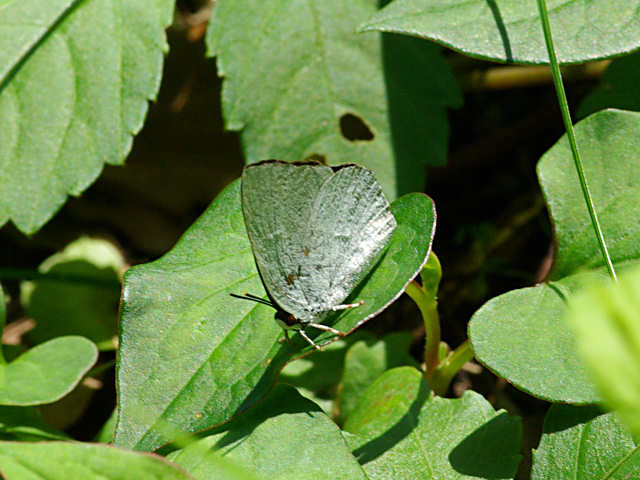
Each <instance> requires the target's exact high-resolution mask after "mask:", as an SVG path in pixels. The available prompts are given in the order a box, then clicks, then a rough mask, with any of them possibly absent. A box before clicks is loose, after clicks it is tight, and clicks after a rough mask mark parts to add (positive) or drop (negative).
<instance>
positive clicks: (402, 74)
mask: <svg viewBox="0 0 640 480" xmlns="http://www.w3.org/2000/svg"><path fill="white" fill-rule="evenodd" d="M377 4H378V1H377V0H352V1H350V2H343V1H342V0H311V1H300V0H295V1H294V2H284V3H283V2H281V1H279V0H219V1H218V2H216V7H215V9H214V12H213V16H212V20H211V23H210V28H209V31H208V33H207V45H208V51H209V54H210V55H215V56H217V62H218V72H219V73H220V74H221V75H222V76H224V77H225V82H224V84H223V93H222V103H223V113H224V117H225V121H226V124H227V128H229V129H231V130H241V131H242V141H243V147H244V151H245V155H246V159H247V162H248V163H253V162H256V161H259V160H263V159H265V158H279V159H282V160H287V161H291V160H302V159H303V158H306V157H310V156H313V157H315V158H318V157H320V158H323V159H325V160H326V161H327V163H328V164H330V165H336V164H340V163H345V162H358V163H363V164H364V165H365V166H367V167H369V168H370V169H372V170H373V171H374V172H375V173H376V175H377V177H378V180H379V181H380V183H381V185H382V187H383V190H384V192H385V193H386V195H387V196H388V197H389V199H394V198H396V197H397V196H399V195H401V194H403V193H406V192H409V191H413V190H422V189H423V188H424V181H425V172H424V170H425V164H428V165H441V164H443V163H444V162H445V158H446V150H447V148H446V143H447V137H448V125H447V121H446V110H445V108H446V107H447V106H458V105H459V104H460V103H461V96H460V93H459V91H458V88H457V85H456V82H455V79H454V78H453V76H452V74H451V71H450V70H449V67H448V66H447V65H446V63H445V62H444V61H443V58H442V56H441V55H440V53H439V49H438V48H436V47H434V46H432V45H426V44H424V42H419V41H414V40H413V39H403V38H382V37H381V35H358V34H357V33H356V32H355V28H356V26H357V25H358V23H359V22H361V21H362V20H363V19H365V18H367V17H368V16H370V15H371V14H373V13H374V12H375V11H376V8H377ZM407 118H410V119H411V121H407Z"/></svg>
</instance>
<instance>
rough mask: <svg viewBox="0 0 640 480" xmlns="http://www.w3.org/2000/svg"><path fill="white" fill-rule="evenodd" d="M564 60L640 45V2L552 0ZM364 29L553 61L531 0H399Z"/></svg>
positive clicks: (504, 56)
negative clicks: (548, 53)
mask: <svg viewBox="0 0 640 480" xmlns="http://www.w3.org/2000/svg"><path fill="white" fill-rule="evenodd" d="M547 7H548V10H549V21H550V23H551V29H552V32H553V40H554V44H555V48H556V53H557V55H558V60H559V61H560V62H563V63H579V62H586V61H588V60H595V59H598V58H607V57H611V56H614V55H621V54H623V53H626V52H631V51H632V50H634V49H636V48H639V47H640V18H639V17H638V14H637V11H638V9H639V8H640V1H639V0H549V1H548V2H547ZM360 30H361V31H371V30H375V31H384V32H395V33H402V34H405V35H411V36H416V37H420V38H426V39H429V40H433V41H435V42H438V43H440V44H442V45H446V46H447V47H450V48H452V49H454V50H457V51H459V52H461V53H464V54H467V55H471V56H475V57H480V58H485V59H489V60H496V61H499V62H513V63H547V62H548V58H549V57H548V55H547V49H546V46H545V43H544V37H543V35H542V27H541V23H540V16H539V13H538V6H537V3H536V2H535V1H531V0H433V1H429V2H424V1H422V0H395V1H393V2H391V4H389V5H387V6H386V7H385V8H383V9H382V10H381V11H380V12H378V13H377V14H375V15H373V16H372V18H370V19H369V20H368V21H366V22H365V23H364V24H363V25H362V26H361V27H360Z"/></svg>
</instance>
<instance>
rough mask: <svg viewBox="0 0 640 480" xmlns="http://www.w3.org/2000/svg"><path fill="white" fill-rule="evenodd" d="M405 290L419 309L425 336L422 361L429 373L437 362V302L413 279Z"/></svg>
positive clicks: (438, 318)
mask: <svg viewBox="0 0 640 480" xmlns="http://www.w3.org/2000/svg"><path fill="white" fill-rule="evenodd" d="M406 292H407V295H409V297H411V300H413V301H414V302H415V303H416V305H417V306H418V308H419V309H420V313H421V314H422V319H423V320H424V329H425V334H426V337H427V338H426V341H425V346H424V362H425V364H426V372H427V373H429V372H431V371H432V370H434V369H435V368H436V367H437V366H438V363H439V358H438V349H439V347H440V316H439V315H438V308H437V302H436V300H435V298H433V297H432V296H430V295H427V294H426V292H425V290H424V289H423V288H422V287H421V286H420V285H418V284H417V283H416V282H415V281H413V282H411V283H409V285H407V289H406Z"/></svg>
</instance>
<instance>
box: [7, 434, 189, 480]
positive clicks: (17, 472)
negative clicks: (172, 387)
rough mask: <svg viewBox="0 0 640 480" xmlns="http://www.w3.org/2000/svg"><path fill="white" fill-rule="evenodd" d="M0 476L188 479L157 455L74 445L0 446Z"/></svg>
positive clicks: (62, 479)
mask: <svg viewBox="0 0 640 480" xmlns="http://www.w3.org/2000/svg"><path fill="white" fill-rule="evenodd" d="M0 472H2V474H3V476H4V477H5V478H12V479H13V478H16V479H17V478H20V479H25V480H37V479H41V478H47V479H50V480H67V479H70V478H101V479H102V478H104V479H105V480H111V479H112V480H119V479H123V478H138V479H141V480H143V479H149V480H155V479H161V480H187V479H189V478H192V477H190V476H189V475H187V474H186V473H185V472H184V471H182V470H181V469H179V468H178V467H177V466H175V465H172V464H171V463H170V462H168V461H167V460H165V459H164V458H162V457H159V456H157V455H151V454H148V453H136V452H131V451H127V450H124V449H120V448H114V447H108V446H106V445H96V444H90V443H78V442H41V443H17V442H0Z"/></svg>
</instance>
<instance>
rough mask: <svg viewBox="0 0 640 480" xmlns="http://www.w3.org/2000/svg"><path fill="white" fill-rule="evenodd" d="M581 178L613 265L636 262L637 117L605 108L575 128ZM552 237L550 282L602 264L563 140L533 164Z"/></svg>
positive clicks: (639, 244) (639, 250) (639, 233)
mask: <svg viewBox="0 0 640 480" xmlns="http://www.w3.org/2000/svg"><path fill="white" fill-rule="evenodd" d="M576 134H577V140H578V144H579V146H580V153H581V156H582V161H583V163H584V165H585V174H586V175H587V178H588V181H589V188H590V190H591V195H592V196H593V199H594V202H595V207H596V209H597V211H598V215H599V218H600V222H601V224H602V229H603V233H604V236H605V238H606V240H607V247H608V248H609V252H610V254H611V257H612V258H613V260H614V261H615V262H624V261H629V260H637V259H640V223H639V222H635V221H633V220H632V219H637V218H640V202H638V201H637V200H638V197H639V196H640V114H638V113H635V112H623V111H619V110H609V111H604V112H599V113H598V114H595V115H592V116H590V117H588V118H586V119H585V120H582V121H581V122H579V123H578V124H577V130H576ZM538 177H539V178H540V185H541V186H542V192H543V193H544V196H545V199H546V201H547V205H548V206H549V209H550V211H551V218H552V220H553V226H554V231H555V236H556V243H557V253H556V258H555V261H554V265H553V270H552V273H551V278H552V279H554V280H555V279H558V278H562V277H563V276H566V275H568V274H571V273H574V272H576V271H577V270H580V269H588V268H596V267H599V266H601V265H604V262H603V260H602V255H601V253H600V249H599V248H598V242H597V240H596V237H595V234H594V233H593V227H592V226H591V223H590V221H589V215H588V211H587V207H586V205H585V203H584V199H583V196H582V190H581V188H580V183H579V181H578V175H577V173H576V171H575V167H574V165H573V158H572V155H571V150H570V149H569V144H568V142H567V140H566V136H564V137H563V138H562V140H560V141H559V142H558V143H557V144H556V145H554V146H553V147H552V148H551V149H550V150H549V151H548V152H547V153H546V154H545V155H544V156H543V157H542V159H541V161H540V163H539V164H538Z"/></svg>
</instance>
